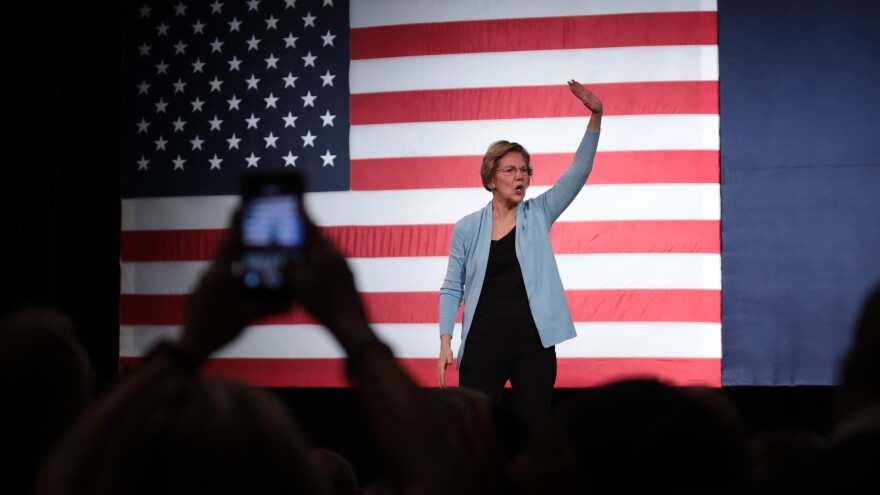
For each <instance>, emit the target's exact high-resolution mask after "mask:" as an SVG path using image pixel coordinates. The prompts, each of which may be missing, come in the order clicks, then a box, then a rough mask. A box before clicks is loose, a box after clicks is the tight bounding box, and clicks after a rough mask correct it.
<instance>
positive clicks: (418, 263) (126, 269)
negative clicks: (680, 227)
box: [120, 253, 721, 295]
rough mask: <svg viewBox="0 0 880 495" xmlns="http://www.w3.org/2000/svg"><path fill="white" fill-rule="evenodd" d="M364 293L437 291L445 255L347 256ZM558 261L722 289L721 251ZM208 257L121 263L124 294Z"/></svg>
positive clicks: (164, 286) (189, 277)
mask: <svg viewBox="0 0 880 495" xmlns="http://www.w3.org/2000/svg"><path fill="white" fill-rule="evenodd" d="M348 263H349V266H350V267H351V271H352V272H353V273H354V277H355V282H356V285H357V288H358V290H359V291H360V292H437V291H439V290H440V285H441V284H442V283H443V278H444V277H445V275H446V265H447V257H445V256H425V257H411V258H349V260H348ZM556 263H557V265H558V267H559V273H560V275H561V277H562V283H563V285H564V286H565V288H566V289H569V290H585V289H710V290H720V289H721V256H720V255H718V254H653V253H652V254H559V255H556ZM207 265H208V263H207V262H204V261H181V262H135V263H122V264H121V272H122V276H121V289H120V290H121V293H122V294H156V295H172V294H188V293H190V292H191V291H192V290H193V289H194V288H195V284H196V282H197V281H198V279H199V277H200V276H201V274H202V273H203V271H204V270H205V268H206V267H207Z"/></svg>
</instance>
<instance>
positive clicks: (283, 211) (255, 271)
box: [241, 182, 306, 292]
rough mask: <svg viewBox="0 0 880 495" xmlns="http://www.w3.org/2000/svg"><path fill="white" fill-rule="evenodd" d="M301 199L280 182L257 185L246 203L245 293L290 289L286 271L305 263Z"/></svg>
mask: <svg viewBox="0 0 880 495" xmlns="http://www.w3.org/2000/svg"><path fill="white" fill-rule="evenodd" d="M301 211H302V210H301V206H300V196H299V195H298V194H297V193H296V192H294V191H291V190H289V188H287V187H285V186H284V184H279V183H271V182H268V183H264V184H259V185H256V186H255V188H254V190H253V191H249V193H248V194H246V195H245V196H244V199H243V204H242V224H241V231H242V246H243V252H242V259H241V282H242V285H243V287H244V289H245V290H248V291H255V292H279V291H285V290H288V289H289V288H290V287H289V283H288V280H287V276H286V269H287V267H288V265H289V264H291V263H296V262H299V261H301V259H302V257H303V250H304V247H305V237H306V236H305V227H304V224H303V219H302V214H301Z"/></svg>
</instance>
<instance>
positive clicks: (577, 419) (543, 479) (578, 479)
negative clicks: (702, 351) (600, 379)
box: [511, 380, 747, 493]
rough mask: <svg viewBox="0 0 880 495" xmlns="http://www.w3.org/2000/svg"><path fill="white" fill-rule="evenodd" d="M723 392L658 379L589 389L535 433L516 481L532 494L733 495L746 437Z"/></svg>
mask: <svg viewBox="0 0 880 495" xmlns="http://www.w3.org/2000/svg"><path fill="white" fill-rule="evenodd" d="M717 393H718V392H710V391H708V390H700V391H698V392H696V393H695V392H693V391H689V390H686V389H681V388H676V387H672V386H667V385H664V384H661V383H659V382H657V381H654V380H630V381H623V382H618V383H614V384H610V385H607V386H604V387H600V388H597V389H593V390H590V391H585V392H584V393H581V394H578V395H576V396H573V397H572V398H570V399H569V400H568V401H566V402H565V403H564V404H562V405H561V406H560V407H559V408H558V409H557V410H556V411H554V413H553V415H552V416H551V418H550V419H549V421H548V422H546V423H545V424H544V426H543V427H542V428H540V429H539V430H538V431H536V432H535V435H533V436H532V442H531V443H530V444H529V446H528V447H527V448H526V451H525V452H524V455H523V456H521V457H520V458H519V459H517V461H516V462H515V463H514V465H513V467H512V472H511V476H512V477H514V478H515V479H516V480H517V482H518V484H519V485H520V486H521V487H522V488H523V491H524V492H525V493H638V491H643V492H644V493H726V492H727V491H729V490H731V489H733V488H734V487H737V486H739V484H740V483H742V482H743V480H744V477H745V475H746V471H747V453H746V439H745V435H744V429H743V428H742V425H741V423H740V422H739V419H738V416H737V415H736V413H735V411H733V410H732V406H730V405H729V403H726V401H725V399H724V398H721V397H715V396H712V397H709V396H710V395H712V394H717ZM720 410H724V411H725V412H724V413H719V411H720Z"/></svg>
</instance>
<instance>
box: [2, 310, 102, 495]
mask: <svg viewBox="0 0 880 495" xmlns="http://www.w3.org/2000/svg"><path fill="white" fill-rule="evenodd" d="M94 382H95V376H94V372H93V370H92V368H91V365H90V363H89V360H88V357H87V356H86V353H85V351H84V350H83V348H82V346H81V345H80V344H79V342H78V341H77V340H76V338H75V336H74V328H73V322H72V321H71V320H70V319H69V318H68V317H67V316H66V315H64V314H63V313H61V312H58V311H56V310H52V309H48V308H31V309H26V310H21V311H19V312H17V313H14V314H11V315H8V316H7V317H5V318H3V320H2V321H0V390H2V392H3V399H2V400H0V491H3V492H4V493H30V492H31V491H32V490H33V481H34V476H35V475H36V472H37V470H38V468H39V465H40V463H41V462H42V460H43V458H44V456H45V455H46V454H47V452H48V451H49V449H50V448H51V447H52V445H53V444H54V442H55V441H56V440H57V439H58V437H59V436H60V435H61V434H62V432H63V431H64V430H65V429H66V428H67V426H68V425H69V424H70V422H71V421H72V420H73V419H74V418H75V417H76V416H77V414H79V412H80V411H81V410H82V409H83V408H84V407H85V406H86V404H87V403H88V402H89V401H90V400H91V398H92V394H93V389H94Z"/></svg>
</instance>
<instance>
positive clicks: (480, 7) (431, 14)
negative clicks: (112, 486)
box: [349, 0, 718, 28]
mask: <svg viewBox="0 0 880 495" xmlns="http://www.w3.org/2000/svg"><path fill="white" fill-rule="evenodd" d="M349 10H350V13H351V27H352V28H362V27H374V26H390V25H396V24H421V23H430V22H455V21H476V20H489V19H498V18H505V19H516V18H527V17H557V16H558V17H563V16H572V15H609V14H636V13H643V12H645V13H649V12H691V11H716V10H718V6H717V2H716V1H715V0H662V1H661V0H614V1H604V2H596V1H593V2H589V1H584V0H553V1H549V2H536V1H535V0H503V1H501V0H443V1H442V2H438V1H437V0H353V1H352V2H351V7H350V9H349Z"/></svg>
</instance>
